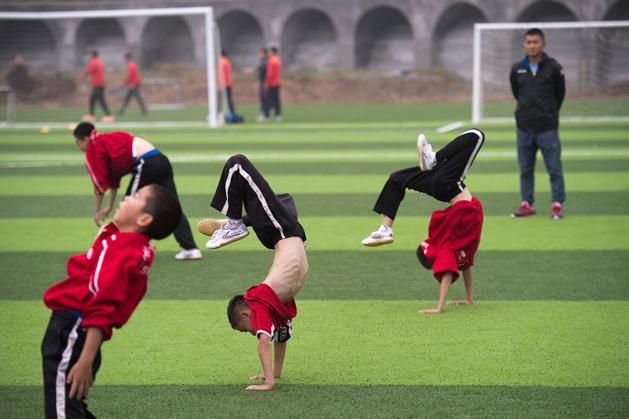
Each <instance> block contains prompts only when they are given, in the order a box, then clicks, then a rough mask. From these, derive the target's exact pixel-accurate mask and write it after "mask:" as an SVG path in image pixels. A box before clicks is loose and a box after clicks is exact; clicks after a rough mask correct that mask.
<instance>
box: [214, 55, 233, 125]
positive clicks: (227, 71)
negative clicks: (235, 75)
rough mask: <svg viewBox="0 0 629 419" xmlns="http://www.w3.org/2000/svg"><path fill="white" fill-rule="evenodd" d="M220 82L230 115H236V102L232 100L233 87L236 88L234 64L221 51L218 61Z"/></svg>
mask: <svg viewBox="0 0 629 419" xmlns="http://www.w3.org/2000/svg"><path fill="white" fill-rule="evenodd" d="M218 80H219V86H220V87H221V89H225V95H226V96H227V107H228V108H229V113H230V114H235V113H236V109H235V108H234V100H233V99H232V87H233V86H234V82H233V80H232V62H231V60H230V59H229V56H228V55H227V51H225V50H222V51H221V58H220V59H219V60H218Z"/></svg>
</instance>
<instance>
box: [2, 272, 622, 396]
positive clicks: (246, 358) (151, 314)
mask: <svg viewBox="0 0 629 419" xmlns="http://www.w3.org/2000/svg"><path fill="white" fill-rule="evenodd" d="M208 286H211V284H208ZM435 288H436V285H435ZM435 294H436V289H435ZM433 297H434V295H430V296H423V297H422V298H421V299H417V300H400V301H380V300H366V301H343V300H340V301H321V300H308V301H299V300H298V301H297V305H298V310H299V313H298V315H297V317H296V318H295V321H294V336H293V339H292V340H291V342H290V343H289V344H288V351H287V358H286V364H285V370H284V374H283V376H282V381H281V382H282V384H319V385H348V384H362V385H370V384H391V385H394V384H398V385H400V384H405V385H418V384H427V385H434V384H440V385H513V386H526V385H545V386H563V387H573V388H578V387H624V388H629V375H628V374H626V366H627V365H629V352H627V351H626V348H627V347H628V346H629V335H628V334H627V333H622V332H621V331H622V330H628V329H629V302H626V301H594V302H592V301H584V302H565V301H477V302H476V303H475V304H473V305H471V306H448V307H447V308H446V311H445V312H444V313H443V314H441V315H438V316H426V315H420V314H418V313H417V310H418V309H420V308H425V307H431V306H434V304H435V301H434V299H433ZM226 305H227V300H224V301H208V300H186V301H167V300H166V301H154V300H153V301H143V302H142V303H141V304H140V306H139V307H138V309H137V311H136V312H135V314H134V316H133V317H132V318H131V320H130V321H129V323H128V324H127V325H126V326H125V327H124V328H122V329H119V330H115V331H114V336H113V340H112V341H110V342H107V343H105V345H104V348H103V353H104V358H103V359H104V360H105V363H104V365H103V368H102V370H101V373H99V377H98V384H99V385H108V384H118V385H123V384H127V385H147V384H242V385H245V384H246V383H247V381H248V377H249V376H251V375H252V374H253V373H257V372H258V369H259V361H258V355H257V351H256V343H255V339H254V338H253V337H252V336H250V335H248V334H243V333H238V332H235V331H233V330H231V328H230V327H229V324H228V322H227V319H226V316H225V307H226ZM49 316H50V311H49V310H48V309H47V308H46V307H45V306H44V305H43V303H42V302H41V301H19V302H16V301H0V326H1V327H2V330H3V332H4V335H5V337H6V338H4V339H2V340H0V386H1V385H37V384H40V383H41V361H40V354H39V348H40V344H41V339H42V336H43V333H44V330H45V328H46V323H47V320H48V317H49ZM357 316H358V317H357ZM349 319H354V321H352V322H349ZM191 325H194V326H191ZM16 348H19V350H18V351H16V350H15V349H16ZM116 366H124V367H122V368H121V367H118V368H116Z"/></svg>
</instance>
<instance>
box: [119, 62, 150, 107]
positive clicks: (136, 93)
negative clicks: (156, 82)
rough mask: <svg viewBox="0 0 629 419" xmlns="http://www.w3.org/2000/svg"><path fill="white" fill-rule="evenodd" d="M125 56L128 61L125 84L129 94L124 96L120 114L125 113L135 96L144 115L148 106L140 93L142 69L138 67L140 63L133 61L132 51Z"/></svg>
mask: <svg viewBox="0 0 629 419" xmlns="http://www.w3.org/2000/svg"><path fill="white" fill-rule="evenodd" d="M124 57H125V61H126V62H127V77H126V78H125V80H124V86H125V87H126V88H127V94H126V95H125V97H124V102H123V103H122V108H120V112H118V115H120V116H122V115H123V114H124V111H125V109H127V105H128V104H129V101H130V100H131V98H132V97H135V99H136V100H137V101H138V105H140V111H142V115H145V116H146V113H147V112H146V106H145V105H144V100H142V95H141V94H140V85H141V84H142V76H140V69H139V68H138V64H137V63H136V62H135V61H133V56H132V55H131V53H130V52H127V53H126V54H125V56H124Z"/></svg>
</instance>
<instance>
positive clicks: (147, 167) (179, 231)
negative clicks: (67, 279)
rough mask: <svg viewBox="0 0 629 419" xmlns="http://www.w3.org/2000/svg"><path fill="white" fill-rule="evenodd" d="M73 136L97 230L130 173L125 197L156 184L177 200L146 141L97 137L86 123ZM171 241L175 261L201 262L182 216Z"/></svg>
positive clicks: (167, 168) (164, 167) (167, 172)
mask: <svg viewBox="0 0 629 419" xmlns="http://www.w3.org/2000/svg"><path fill="white" fill-rule="evenodd" d="M73 134H74V139H75V141H76V145H77V147H78V148H79V149H80V150H81V151H83V152H85V167H86V168H87V172H88V173H89V175H90V179H91V180H92V183H93V185H94V194H95V197H96V198H95V208H94V222H95V223H96V225H98V226H100V225H101V223H102V222H103V221H104V220H105V219H106V218H107V216H108V215H109V213H110V212H111V210H112V208H113V206H114V202H115V200H116V193H117V192H118V188H119V187H120V179H121V178H122V177H123V176H124V175H126V174H128V173H131V180H130V181H129V186H128V187H127V192H126V195H133V194H134V193H135V192H136V191H137V190H138V189H139V188H141V187H142V186H144V185H149V184H153V183H156V184H158V185H162V186H163V187H165V188H166V189H168V190H169V191H170V192H171V193H172V194H173V195H175V196H177V188H176V187H175V180H174V176H173V168H172V166H171V165H170V161H169V160H168V157H166V156H165V155H164V154H162V153H161V152H160V151H159V150H158V149H157V148H155V146H153V144H151V143H149V142H148V141H146V140H144V139H142V138H139V137H135V136H133V135H131V134H129V133H126V132H109V133H100V132H98V131H96V129H95V127H94V125H93V124H92V123H90V122H81V123H80V124H78V125H77V126H76V128H75V129H74V133H73ZM107 191H109V199H108V202H107V205H106V206H105V208H103V209H101V206H102V203H103V198H104V196H105V193H106V192H107ZM175 239H176V240H177V242H178V243H179V245H180V246H181V248H182V249H183V250H181V251H180V252H179V253H177V254H176V255H175V259H177V260H189V259H201V258H202V254H201V251H200V250H199V249H198V248H197V245H196V244H195V242H194V238H193V236H192V231H191V230H190V224H189V223H188V218H187V217H186V216H185V215H183V216H182V217H181V220H180V221H179V225H178V226H177V228H176V229H175Z"/></svg>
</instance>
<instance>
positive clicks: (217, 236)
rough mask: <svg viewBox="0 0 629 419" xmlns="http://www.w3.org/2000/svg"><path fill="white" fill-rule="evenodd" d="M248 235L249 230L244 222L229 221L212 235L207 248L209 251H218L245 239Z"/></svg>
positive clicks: (206, 245) (206, 244)
mask: <svg viewBox="0 0 629 419" xmlns="http://www.w3.org/2000/svg"><path fill="white" fill-rule="evenodd" d="M248 235H249V230H248V229H247V226H246V225H245V223H243V222H242V220H238V221H233V220H229V221H227V223H226V224H225V225H222V226H221V228H219V229H218V230H216V231H215V232H214V234H212V238H211V239H210V240H208V242H207V243H205V247H207V248H208V249H218V248H219V247H223V246H226V245H228V244H229V243H232V242H235V241H238V240H241V239H244V238H245V237H247V236H248Z"/></svg>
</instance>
